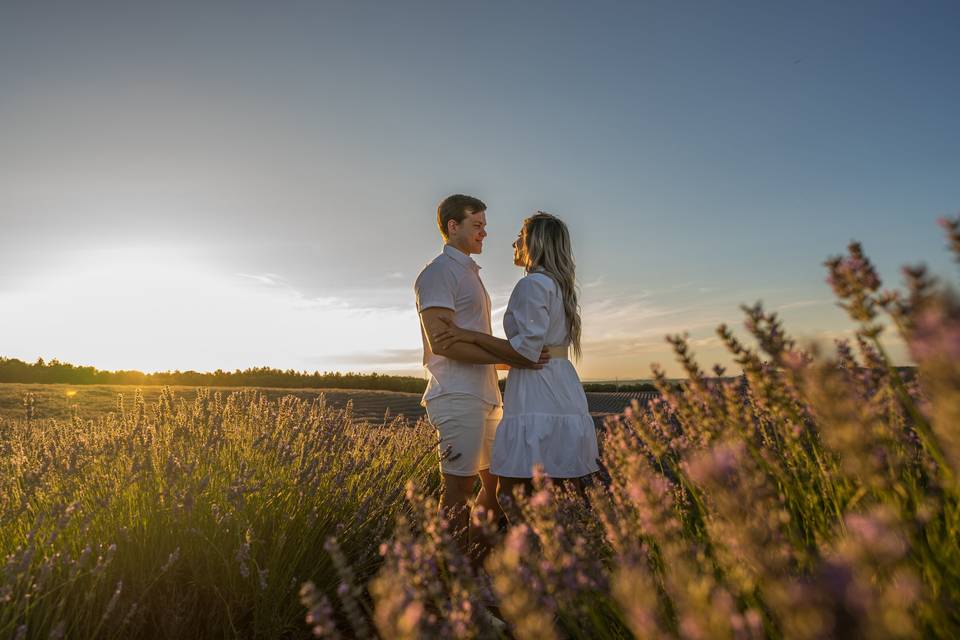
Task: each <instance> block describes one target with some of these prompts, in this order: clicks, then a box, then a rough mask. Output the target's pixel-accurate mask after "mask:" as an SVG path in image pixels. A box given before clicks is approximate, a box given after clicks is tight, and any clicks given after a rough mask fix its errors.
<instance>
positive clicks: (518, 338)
mask: <svg viewBox="0 0 960 640" xmlns="http://www.w3.org/2000/svg"><path fill="white" fill-rule="evenodd" d="M549 282H550V283H551V284H547V283H545V282H543V280H542V279H541V278H540V277H536V276H527V277H525V278H523V279H522V280H520V282H518V283H517V286H516V287H514V289H513V293H512V294H511V295H510V302H509V303H508V304H507V313H510V314H512V315H513V319H514V321H515V322H516V326H517V334H516V335H515V336H513V337H512V338H510V345H511V346H512V347H513V349H514V351H516V352H517V353H519V354H520V355H522V356H523V357H524V358H526V359H527V360H531V361H533V362H536V361H537V360H539V359H540V352H541V351H542V350H543V345H544V342H545V340H546V336H547V330H548V329H549V328H550V293H551V290H552V281H549Z"/></svg>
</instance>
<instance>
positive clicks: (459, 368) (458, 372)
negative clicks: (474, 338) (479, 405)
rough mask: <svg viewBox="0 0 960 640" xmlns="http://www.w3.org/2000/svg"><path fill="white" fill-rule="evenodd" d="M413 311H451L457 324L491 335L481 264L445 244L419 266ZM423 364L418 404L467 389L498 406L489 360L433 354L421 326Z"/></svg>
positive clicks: (487, 298)
mask: <svg viewBox="0 0 960 640" xmlns="http://www.w3.org/2000/svg"><path fill="white" fill-rule="evenodd" d="M414 291H415V293H416V296H417V312H422V311H423V310H424V309H429V308H431V307H442V308H444V309H452V310H453V320H454V322H456V323H457V325H458V326H460V327H463V328H464V329H470V330H472V331H480V332H482V333H486V334H492V333H493V330H492V327H491V324H490V313H491V305H490V296H489V295H488V294H487V290H486V288H485V287H484V286H483V282H482V281H481V280H480V265H478V264H477V263H476V262H474V261H473V259H472V258H471V257H470V256H468V255H467V254H465V253H463V252H462V251H460V250H458V249H455V248H453V247H451V246H450V245H445V246H444V248H443V253H441V254H440V255H439V256H437V257H436V258H434V259H433V260H432V261H431V262H430V264H428V265H427V266H426V267H424V269H423V271H421V272H420V275H419V276H417V281H416V283H415V284H414ZM420 336H421V338H422V340H423V365H424V366H425V367H426V368H427V371H428V372H429V374H430V379H429V381H428V382H427V390H426V391H425V392H424V394H423V401H422V402H423V404H424V405H426V403H427V401H428V400H430V399H432V398H436V397H438V396H441V395H444V394H448V393H466V394H470V395H473V396H477V397H478V398H480V399H482V400H484V401H485V402H488V403H490V404H492V405H495V406H500V405H501V404H502V400H501V398H500V387H499V386H498V385H497V371H496V368H495V367H494V365H492V364H471V363H467V362H458V361H456V360H451V359H450V358H445V357H443V356H439V355H437V354H435V353H434V352H433V351H432V350H431V349H430V342H429V340H427V334H426V332H425V331H424V328H423V323H422V322H421V324H420Z"/></svg>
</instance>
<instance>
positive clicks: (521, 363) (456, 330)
mask: <svg viewBox="0 0 960 640" xmlns="http://www.w3.org/2000/svg"><path fill="white" fill-rule="evenodd" d="M441 321H442V322H443V323H444V324H445V325H447V328H446V329H445V330H442V331H440V332H438V333H437V334H436V338H437V341H438V342H440V343H441V344H444V345H447V344H454V343H460V342H466V343H469V344H474V345H476V346H478V347H480V348H481V349H483V350H484V351H486V352H488V353H490V354H492V355H493V356H494V357H495V358H498V359H500V360H502V361H503V362H507V363H510V364H512V365H514V366H517V367H525V368H531V367H535V366H537V365H538V364H543V363H545V362H546V361H548V360H549V359H550V355H549V354H548V353H547V352H546V350H544V352H543V353H542V354H541V355H540V362H534V361H532V360H528V359H527V358H526V357H524V356H522V355H520V354H519V353H517V351H516V349H514V348H513V345H511V344H510V343H509V342H508V341H506V340H504V339H503V338H497V337H496V336H491V335H489V334H486V333H481V332H479V331H470V330H469V329H463V328H461V327H458V326H457V325H456V324H454V323H453V320H452V319H448V318H442V319H441Z"/></svg>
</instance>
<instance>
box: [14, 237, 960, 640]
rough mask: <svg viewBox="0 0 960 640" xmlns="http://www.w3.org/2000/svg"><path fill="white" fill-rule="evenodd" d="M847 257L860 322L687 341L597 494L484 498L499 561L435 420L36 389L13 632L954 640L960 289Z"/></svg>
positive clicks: (626, 417)
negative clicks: (479, 556) (92, 408)
mask: <svg viewBox="0 0 960 640" xmlns="http://www.w3.org/2000/svg"><path fill="white" fill-rule="evenodd" d="M944 226H945V228H946V230H947V233H948V240H949V242H950V243H951V247H952V250H953V251H954V253H955V254H956V256H957V259H958V260H960V220H950V221H946V223H945V225H944ZM827 268H828V272H829V273H828V275H829V281H830V283H831V286H832V287H833V289H834V291H835V293H836V294H837V296H838V299H839V301H840V302H841V303H842V304H844V305H845V307H846V309H847V310H848V312H849V314H850V316H851V320H852V322H853V323H855V326H856V328H857V333H856V339H855V340H854V341H852V342H851V343H845V342H842V343H839V344H837V346H836V349H835V350H834V351H833V352H831V353H815V352H813V350H809V349H805V348H804V347H803V345H799V344H796V343H795V342H794V341H793V340H791V339H790V337H789V336H788V334H787V333H786V332H785V328H784V327H783V326H781V323H780V322H779V320H778V319H777V317H776V316H775V315H774V314H769V313H767V312H765V311H764V309H763V308H762V307H760V306H754V307H749V308H745V310H744V311H745V314H746V328H747V330H748V332H749V333H750V334H751V336H752V340H751V341H750V343H746V342H743V341H741V340H739V339H738V338H736V337H735V336H734V334H733V333H732V331H731V330H730V329H729V328H727V327H719V328H718V334H719V335H720V337H721V338H722V339H723V341H724V342H725V343H726V345H727V347H728V348H729V350H730V352H731V354H732V355H733V357H734V358H735V360H736V362H737V363H738V365H739V366H740V367H741V368H742V370H743V374H744V375H743V377H742V378H733V379H729V378H723V377H722V376H723V375H724V372H722V371H715V372H712V373H713V374H716V377H714V376H713V375H711V374H708V373H706V372H704V371H703V370H702V369H701V368H700V366H699V365H698V364H697V362H696V360H695V358H694V355H693V354H692V353H691V352H690V350H689V348H688V346H687V344H686V342H685V340H684V338H683V337H682V336H673V337H671V338H669V339H670V341H671V342H672V343H673V346H674V349H675V352H676V356H677V358H678V359H679V361H680V362H681V363H682V365H683V366H684V368H685V369H686V371H687V374H688V377H687V381H686V384H685V385H684V386H682V387H681V388H678V387H675V386H674V385H672V384H669V383H668V381H667V380H666V378H665V377H664V375H663V373H662V372H661V371H659V370H655V371H654V374H655V376H656V377H657V379H658V380H659V382H660V384H659V387H660V396H659V397H658V398H656V399H654V400H652V401H650V402H649V403H647V404H640V403H637V404H635V406H634V407H632V408H630V409H628V410H627V411H626V412H625V413H624V414H622V415H617V416H612V417H610V418H608V419H607V420H606V421H605V424H604V426H603V428H602V429H601V430H600V432H601V449H602V463H603V464H602V471H601V473H600V474H598V477H597V478H594V479H593V481H592V483H590V485H589V486H588V487H587V489H586V491H585V495H581V494H579V493H577V492H574V491H569V490H567V489H566V488H564V487H559V486H554V485H553V484H552V483H551V482H550V481H549V480H547V479H543V478H539V479H537V481H536V482H535V487H536V490H535V492H534V493H533V495H530V496H517V499H518V505H519V508H520V510H521V512H522V514H523V516H524V517H523V520H524V523H523V524H521V525H518V526H516V527H514V528H512V529H509V530H506V529H502V528H498V527H497V525H496V523H494V522H491V521H488V520H484V518H483V517H482V515H480V516H478V518H479V519H480V520H481V522H485V523H486V525H487V527H488V528H489V531H488V533H489V535H490V536H492V537H494V538H496V539H497V541H498V542H497V545H496V547H495V548H494V550H493V551H492V552H491V554H490V555H489V556H488V557H487V559H486V562H485V564H484V567H483V568H479V567H474V566H472V565H471V563H470V561H469V560H468V559H467V558H466V557H465V556H464V555H463V554H461V553H460V552H459V550H458V548H457V545H456V544H455V542H454V536H453V533H452V532H451V531H449V530H447V529H446V528H445V526H444V523H443V521H442V520H440V519H438V518H437V513H436V510H437V507H436V497H435V494H436V489H437V486H438V482H439V477H438V473H437V464H436V442H435V434H434V431H433V430H432V429H431V428H430V427H429V425H427V424H426V423H424V422H423V421H418V420H408V419H406V418H405V417H397V418H392V417H388V418H387V419H386V420H384V419H383V417H382V416H380V417H379V419H371V416H362V415H357V414H356V413H355V412H354V411H353V409H352V407H351V408H347V407H346V406H344V407H335V406H331V405H330V404H328V403H326V402H324V400H323V399H321V398H313V399H303V398H297V397H294V396H284V397H276V396H273V397H268V396H267V395H265V394H264V393H261V392H257V391H238V392H232V393H214V392H210V391H205V390H201V391H200V392H198V393H196V394H194V395H191V396H188V397H189V400H186V399H185V396H184V395H183V394H180V395H179V396H178V397H175V395H174V393H173V392H172V391H170V390H163V391H160V392H159V393H158V394H157V395H156V397H155V398H151V399H150V400H149V401H147V400H146V399H145V398H144V397H143V396H142V395H140V394H137V395H136V397H135V398H132V402H131V398H129V397H128V398H127V399H126V402H121V403H120V404H119V405H116V404H111V405H110V406H103V408H102V409H101V410H100V411H98V412H94V413H93V414H91V415H86V414H83V413H82V412H76V413H75V414H74V415H70V416H66V417H60V418H43V417H41V414H40V413H39V412H38V411H36V404H35V403H36V399H35V398H34V399H33V400H31V396H30V395H29V393H25V394H24V395H23V397H22V398H20V399H19V402H20V406H19V408H18V409H17V413H16V414H15V415H9V414H5V415H4V417H2V418H0V554H2V556H3V565H2V569H0V637H12V638H87V637H96V638H101V637H102V638H121V637H122V638H127V637H146V638H170V637H178V638H208V637H244V638H254V637H256V638H277V637H292V638H298V637H310V636H316V637H330V638H337V637H339V638H350V637H358V638H390V639H393V638H441V637H443V638H446V637H451V638H505V637H506V638H509V637H514V638H631V637H637V638H685V639H691V640H693V639H701V638H702V639H707V638H711V639H712V638H737V639H747V638H791V639H793V638H796V639H813V638H915V637H933V638H953V637H958V636H960V613H958V611H960V505H958V499H960V483H958V473H960V302H958V299H957V298H956V296H955V295H954V294H953V293H952V292H951V291H950V290H949V289H948V287H947V286H946V285H944V284H942V283H938V282H935V281H934V280H933V279H932V278H931V277H930V276H929V275H927V274H926V272H925V271H924V270H922V269H920V268H911V269H907V270H905V271H904V274H905V280H906V289H905V290H904V291H900V292H894V291H886V290H882V288H881V283H880V282H879V279H878V277H877V275H876V273H875V271H874V269H873V267H872V265H871V264H870V262H869V260H868V259H867V258H866V257H865V256H864V255H863V254H862V252H861V250H860V247H859V246H858V245H855V244H853V245H851V246H850V249H849V253H847V254H846V255H844V256H841V257H837V258H835V259H831V260H829V261H828V263H827ZM678 329H679V328H678ZM885 335H886V336H899V337H900V338H901V339H903V340H904V341H905V342H906V343H907V345H908V346H909V348H910V353H911V355H912V357H913V358H914V360H915V361H916V363H917V365H918V367H917V369H916V372H915V374H914V373H910V374H907V373H904V372H902V371H899V370H897V369H895V368H894V367H893V366H892V364H891V362H890V360H889V358H888V357H887V355H886V354H885V351H884V348H883V342H882V340H881V338H882V337H883V336H885ZM31 402H34V405H31Z"/></svg>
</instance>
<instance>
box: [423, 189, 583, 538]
mask: <svg viewBox="0 0 960 640" xmlns="http://www.w3.org/2000/svg"><path fill="white" fill-rule="evenodd" d="M437 224H438V226H439V228H440V234H441V235H442V236H443V239H444V247H443V252H442V253H441V254H440V255H439V256H437V257H436V258H434V260H433V261H431V262H430V263H429V264H428V265H427V266H426V267H425V268H424V269H423V271H422V272H421V273H420V275H419V276H418V277H417V281H416V284H415V286H414V289H415V291H416V298H417V311H418V312H419V314H420V325H421V334H422V337H423V363H424V366H425V367H426V368H427V370H428V371H429V382H428V383H427V389H426V392H425V393H424V395H423V404H424V406H425V407H426V410H427V417H428V419H429V420H430V423H431V424H432V425H433V426H434V427H435V428H436V429H437V432H438V435H439V438H440V444H439V450H440V471H441V473H442V476H443V487H442V495H441V500H440V507H441V513H442V514H443V516H444V517H446V518H448V519H449V521H450V524H451V525H452V527H453V530H454V531H456V532H466V531H467V530H468V523H470V522H471V520H470V519H469V514H468V513H467V510H466V507H467V505H468V503H469V501H470V500H472V499H474V498H476V504H477V505H478V506H479V507H483V508H484V509H485V510H486V511H487V512H488V513H493V514H494V515H495V516H499V515H500V514H502V513H503V509H502V508H501V506H502V505H503V504H507V500H508V499H509V498H511V497H512V495H513V490H514V488H515V487H517V486H518V485H525V486H527V487H529V485H530V481H531V478H532V476H533V471H534V468H535V467H540V468H542V469H543V472H544V473H545V474H546V475H547V476H549V477H551V478H554V479H574V478H581V477H583V476H586V475H588V474H590V473H593V472H595V471H597V469H598V466H597V436H596V431H595V428H594V423H593V419H592V418H591V417H590V413H589V411H588V410H587V399H586V396H585V395H584V392H583V386H582V385H581V383H580V379H579V378H578V376H577V372H576V370H575V369H574V367H573V364H572V363H571V362H570V360H569V357H570V355H571V351H572V353H573V354H574V355H575V356H576V357H579V356H580V314H579V308H578V305H577V293H576V290H575V278H574V260H573V253H572V250H571V244H570V234H569V232H568V231H567V227H566V225H565V224H564V223H563V222H562V221H561V220H560V219H559V218H556V217H555V216H552V215H550V214H548V213H543V212H538V213H537V214H535V215H533V216H531V217H529V218H527V219H526V220H524V221H523V224H522V226H521V228H520V233H519V235H518V236H517V239H516V240H515V241H514V242H513V250H514V263H515V264H516V265H517V266H518V267H522V268H523V269H524V272H525V275H524V277H523V278H521V279H520V281H519V282H517V284H516V286H515V288H514V290H513V293H512V294H511V296H510V301H509V303H508V305H507V309H506V312H505V313H504V316H503V329H504V332H505V333H506V336H507V339H506V340H504V339H502V338H497V337H494V336H493V335H492V328H491V307H490V296H489V295H488V294H487V290H486V288H485V287H484V285H483V281H482V280H481V278H480V266H479V265H478V264H477V263H476V262H475V261H474V260H473V258H472V257H471V256H472V255H475V254H479V253H481V252H482V250H483V242H484V239H485V238H486V236H487V233H486V224H487V220H486V205H485V204H484V203H483V202H481V201H480V200H478V199H477V198H474V197H471V196H465V195H459V194H458V195H452V196H449V197H448V198H446V199H444V200H443V201H442V202H441V203H440V205H439V207H438V208H437ZM497 370H508V371H509V373H508V374H507V380H506V387H505V389H504V394H503V398H502V399H501V395H500V388H499V386H498V384H497ZM478 476H479V478H480V482H481V489H480V492H479V494H478V495H476V496H474V486H475V483H476V480H477V477H478ZM507 512H508V515H509V509H508V510H507ZM461 535H462V533H461ZM470 538H471V541H472V542H475V543H479V544H481V545H483V541H482V540H479V539H478V538H479V530H473V527H471V529H470ZM461 539H462V538H461Z"/></svg>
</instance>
